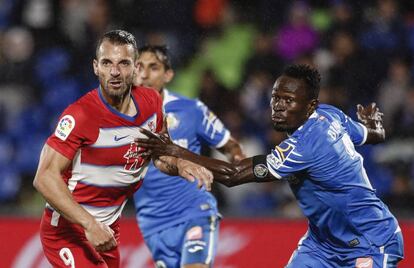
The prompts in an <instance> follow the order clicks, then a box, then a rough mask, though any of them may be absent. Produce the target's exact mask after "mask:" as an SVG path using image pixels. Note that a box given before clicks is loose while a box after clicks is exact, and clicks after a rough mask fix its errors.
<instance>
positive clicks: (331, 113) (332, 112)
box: [316, 104, 345, 119]
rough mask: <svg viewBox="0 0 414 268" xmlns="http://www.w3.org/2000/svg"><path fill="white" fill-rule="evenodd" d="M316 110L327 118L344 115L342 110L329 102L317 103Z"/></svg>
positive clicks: (338, 117)
mask: <svg viewBox="0 0 414 268" xmlns="http://www.w3.org/2000/svg"><path fill="white" fill-rule="evenodd" d="M316 112H317V113H318V114H320V115H322V116H325V117H327V118H337V119H340V118H342V117H344V116H345V113H344V112H343V111H342V110H340V109H339V108H337V107H335V106H332V105H329V104H319V105H318V108H317V109H316Z"/></svg>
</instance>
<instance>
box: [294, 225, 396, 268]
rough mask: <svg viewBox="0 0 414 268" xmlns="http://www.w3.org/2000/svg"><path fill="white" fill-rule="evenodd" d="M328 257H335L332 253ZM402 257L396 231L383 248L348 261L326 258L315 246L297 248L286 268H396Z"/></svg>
mask: <svg viewBox="0 0 414 268" xmlns="http://www.w3.org/2000/svg"><path fill="white" fill-rule="evenodd" d="M328 255H330V256H332V257H333V256H335V254H334V253H331V254H329V253H328ZM403 256H404V242H403V238H402V234H401V231H398V232H396V233H395V234H394V236H393V237H392V238H391V239H390V241H388V242H387V243H386V244H385V245H384V246H382V247H378V248H376V249H375V250H373V251H371V252H367V254H363V255H362V256H358V257H355V258H351V259H348V260H339V259H337V258H336V259H335V258H327V257H326V255H324V254H323V251H322V250H321V249H320V248H318V247H317V246H316V247H314V248H312V249H311V248H309V247H307V246H299V247H298V249H296V250H295V251H294V252H293V254H292V257H291V258H290V260H289V263H288V264H287V266H286V268H293V267H294V268H330V267H332V268H336V267H345V268H362V267H364V268H396V267H397V264H398V262H400V261H401V260H402V259H403Z"/></svg>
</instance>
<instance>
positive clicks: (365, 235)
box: [138, 65, 403, 268]
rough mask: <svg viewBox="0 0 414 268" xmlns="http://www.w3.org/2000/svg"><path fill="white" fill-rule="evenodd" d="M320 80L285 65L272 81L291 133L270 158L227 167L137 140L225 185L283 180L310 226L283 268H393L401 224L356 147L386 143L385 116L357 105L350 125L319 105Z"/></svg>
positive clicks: (280, 127)
mask: <svg viewBox="0 0 414 268" xmlns="http://www.w3.org/2000/svg"><path fill="white" fill-rule="evenodd" d="M319 83H320V75H319V73H318V71H317V70H315V69H312V68H310V67H308V66H306V65H293V66H289V67H288V68H286V69H285V71H284V72H283V74H282V75H281V76H280V77H279V78H278V79H277V80H276V82H275V84H274V87H273V91H272V99H271V108H272V122H273V127H274V129H275V130H277V131H285V132H287V134H288V135H289V136H288V138H287V139H285V140H284V141H282V142H281V143H280V144H279V145H278V146H276V148H275V149H274V150H271V152H270V153H269V154H268V155H258V156H255V157H252V158H246V159H244V160H242V161H241V162H240V163H238V164H236V165H233V166H231V165H229V164H227V163H225V162H223V161H219V160H213V159H209V158H206V157H200V156H197V155H193V154H191V152H188V151H185V150H183V149H182V148H179V147H177V146H175V145H173V144H171V143H169V142H168V141H166V140H164V141H165V142H166V143H160V142H159V141H157V140H155V139H150V140H148V141H145V140H138V144H140V146H144V147H146V148H150V149H152V153H153V155H161V154H164V152H166V153H165V154H170V155H174V156H176V157H183V158H186V159H191V161H194V162H198V163H202V164H203V165H204V166H205V167H207V168H209V169H210V170H211V171H212V172H213V174H214V179H215V181H217V182H220V183H223V184H225V185H227V186H235V185H240V184H244V183H248V182H265V181H272V180H281V179H283V180H286V181H288V183H289V184H290V187H291V189H292V191H293V193H294V194H295V196H296V199H297V200H298V203H299V206H300V207H301V209H302V211H303V213H304V215H305V216H306V217H307V218H308V222H309V228H308V231H307V233H306V234H305V236H304V237H303V238H302V239H301V240H300V242H299V245H298V248H297V249H296V251H295V252H294V253H293V255H292V257H291V259H290V261H289V263H288V264H287V267H294V268H301V267H312V268H315V267H349V268H351V267H352V268H353V267H357V268H362V267H365V268H368V267H397V263H398V262H399V261H400V260H401V259H402V258H403V240H402V234H401V229H400V227H399V226H398V222H397V220H396V218H395V217H394V216H393V215H392V214H391V212H390V211H389V210H388V207H387V206H386V205H385V204H384V203H383V202H382V201H381V200H380V199H379V198H378V197H377V196H376V195H375V190H374V189H373V188H372V186H371V184H370V182H369V179H368V177H367V175H366V172H365V169H364V167H363V158H362V156H361V155H360V154H359V153H357V152H356V151H355V148H354V146H355V145H362V144H375V143H379V142H383V141H384V140H385V131H384V129H383V127H382V113H380V112H379V109H378V108H377V107H376V105H375V104H373V103H372V104H370V105H368V106H367V107H362V106H361V105H358V106H357V108H358V110H357V115H358V119H359V121H361V123H359V122H355V121H353V120H352V119H351V118H350V117H348V116H347V115H345V114H344V113H343V112H342V111H340V110H339V109H337V108H335V107H333V106H330V105H326V104H319V103H318V93H319ZM147 135H149V136H151V135H152V134H151V133H149V132H147ZM173 161H175V160H173ZM169 164H170V165H173V164H175V163H174V162H170V163H169Z"/></svg>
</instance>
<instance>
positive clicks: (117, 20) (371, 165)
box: [0, 0, 414, 218]
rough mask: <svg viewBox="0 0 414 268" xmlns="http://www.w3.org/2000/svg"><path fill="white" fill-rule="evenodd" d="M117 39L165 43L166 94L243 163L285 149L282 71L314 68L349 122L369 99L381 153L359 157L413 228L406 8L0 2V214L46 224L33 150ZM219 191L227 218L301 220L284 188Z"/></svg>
mask: <svg viewBox="0 0 414 268" xmlns="http://www.w3.org/2000/svg"><path fill="white" fill-rule="evenodd" d="M118 28H122V29H125V30H128V31H130V32H131V33H133V34H134V35H135V36H136V38H137V41H138V43H139V45H144V44H166V45H167V46H168V47H169V49H170V53H171V56H172V59H173V66H174V69H175V70H176V78H175V79H174V81H173V82H172V83H171V85H170V86H169V89H170V90H172V91H176V92H179V93H181V94H183V95H186V96H190V97H198V98H200V99H201V100H202V101H204V102H205V103H206V104H207V106H209V107H210V109H211V110H212V111H214V112H215V113H216V114H217V115H218V116H219V117H220V118H221V119H222V120H223V121H224V123H225V124H226V125H227V126H228V128H229V129H230V130H231V131H232V133H233V135H234V136H235V137H236V138H237V139H239V140H240V141H241V143H242V145H243V148H244V150H245V151H246V154H247V155H248V156H251V155H255V154H264V153H267V152H269V150H270V149H271V148H273V147H274V146H275V145H276V144H277V143H278V142H279V141H280V140H281V139H282V138H283V135H282V134H281V133H277V132H275V131H273V130H272V128H271V124H270V108H269V101H270V93H271V88H272V85H273V83H274V80H275V78H276V77H277V75H278V74H279V73H280V71H281V70H282V69H283V67H284V66H286V65H287V64H290V63H306V64H310V65H312V66H315V67H317V68H318V69H319V71H320V72H321V74H322V88H321V93H320V100H321V102H325V103H330V104H333V105H335V106H337V107H339V108H341V109H343V110H344V111H345V112H346V113H348V114H349V115H350V116H351V117H353V118H355V117H356V116H355V112H356V104H358V103H361V104H367V103H369V102H372V101H375V102H376V103H377V104H378V105H379V107H380V108H381V109H382V111H383V112H384V114H385V116H384V121H385V128H386V131H387V141H386V143H384V144H381V145H377V146H363V147H360V148H358V151H359V152H360V153H361V154H362V155H363V156H364V157H365V166H366V169H367V173H368V175H369V177H370V179H371V182H372V184H373V186H374V188H376V190H377V193H378V195H379V196H380V197H381V198H382V199H383V200H384V201H385V202H386V203H387V204H388V205H389V206H390V208H391V210H392V211H393V213H395V214H396V215H397V216H398V217H414V209H413V208H412V205H411V204H412V200H413V199H414V80H413V78H414V62H413V59H414V57H413V56H414V2H413V1H410V0H405V1H403V0H401V1H392V0H364V1H363V0H359V1H341V0H325V1H323V0H319V1H318V0H314V1H311V0H309V1H282V0H280V1H276V0H255V1H249V0H180V1H175V0H139V1H138V0H137V1H134V0H118V1H109V0H60V1H56V0H55V1H54V0H0V215H6V214H7V215H23V216H26V215H29V216H39V215H40V214H41V212H40V211H41V210H42V209H43V206H44V201H43V200H42V198H41V197H40V196H39V195H38V194H37V193H36V192H35V190H34V189H33V187H32V180H33V177H34V173H35V171H36V167H37V161H38V158H39V153H40V150H41V146H42V145H43V143H44V142H45V140H46V138H47V137H48V136H49V135H50V134H51V133H52V132H53V131H54V128H55V124H56V122H57V118H58V116H59V115H60V113H61V112H62V111H63V109H64V108H65V107H66V106H67V105H68V104H70V103H71V102H73V101H74V100H76V99H77V98H78V97H80V96H81V95H83V94H84V93H86V92H87V91H89V90H91V89H92V88H95V87H96V86H97V85H98V84H97V79H96V78H95V76H94V74H93V71H92V60H93V57H94V55H95V42H96V40H97V38H99V37H100V36H101V35H102V34H103V33H104V32H106V31H107V30H111V29H118ZM205 153H209V154H211V155H213V156H217V157H219V156H218V154H217V153H215V152H212V151H210V150H209V149H208V148H205ZM214 193H215V195H216V196H217V198H218V200H219V204H220V207H221V211H222V212H223V214H224V215H225V216H233V217H242V216H247V217H286V218H300V217H302V215H301V213H300V211H299V209H298V208H297V206H296V202H295V201H294V198H293V196H292V194H291V192H290V189H289V186H288V184H287V183H280V182H274V183H266V184H251V185H244V186H239V187H235V188H232V189H226V188H224V187H221V186H218V185H216V187H215V189H214ZM130 206H131V205H130ZM130 213H133V211H132V209H131V207H129V209H127V214H130Z"/></svg>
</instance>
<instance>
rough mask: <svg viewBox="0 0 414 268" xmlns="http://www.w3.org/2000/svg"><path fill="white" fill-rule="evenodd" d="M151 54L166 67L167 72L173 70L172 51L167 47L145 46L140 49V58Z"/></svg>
mask: <svg viewBox="0 0 414 268" xmlns="http://www.w3.org/2000/svg"><path fill="white" fill-rule="evenodd" d="M144 52H150V53H153V54H154V55H155V57H157V59H158V60H159V61H160V62H161V63H162V64H163V65H164V68H165V70H169V69H172V65H171V57H170V51H169V49H168V47H167V46H165V45H144V46H142V47H140V48H139V49H138V57H139V56H140V55H141V54H142V53H144Z"/></svg>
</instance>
